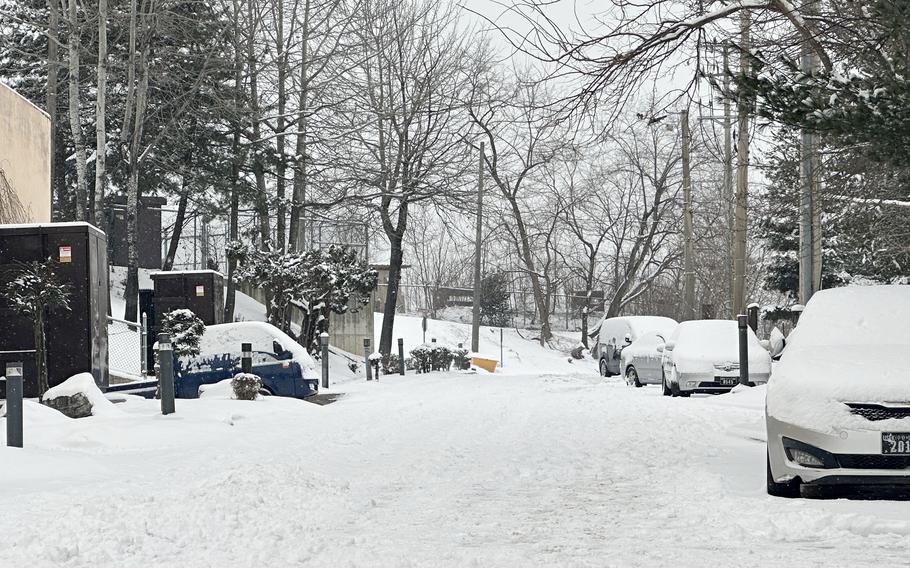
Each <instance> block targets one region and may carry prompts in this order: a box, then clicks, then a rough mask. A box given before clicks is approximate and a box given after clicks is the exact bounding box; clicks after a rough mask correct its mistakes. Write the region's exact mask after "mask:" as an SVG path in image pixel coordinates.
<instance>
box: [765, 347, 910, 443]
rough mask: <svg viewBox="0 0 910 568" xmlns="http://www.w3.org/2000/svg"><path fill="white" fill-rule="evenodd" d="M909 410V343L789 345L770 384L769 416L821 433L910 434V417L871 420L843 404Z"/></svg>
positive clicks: (768, 397) (768, 398)
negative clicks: (886, 405) (902, 406)
mask: <svg viewBox="0 0 910 568" xmlns="http://www.w3.org/2000/svg"><path fill="white" fill-rule="evenodd" d="M846 402H852V403H869V404H881V403H891V404H894V403H898V404H900V403H906V405H907V406H910V349H907V346H906V345H863V346H856V347H850V346H843V345H837V346H817V345H808V346H805V347H797V346H792V347H788V349H787V351H785V352H784V356H783V357H782V358H781V361H780V363H778V365H777V366H776V367H775V368H774V374H773V375H772V376H771V380H770V382H769V383H768V396H767V412H768V415H769V416H771V417H773V418H776V419H778V420H782V421H785V422H788V423H791V424H795V425H797V426H801V427H804V428H810V429H813V430H816V431H819V432H826V433H830V432H832V431H835V430H838V429H842V428H848V429H874V430H890V429H894V430H898V431H910V418H903V419H889V420H882V421H876V422H869V421H867V420H866V419H864V418H862V417H860V416H856V415H854V414H851V413H850V409H849V408H848V407H847V406H846V405H845V404H844V403H846Z"/></svg>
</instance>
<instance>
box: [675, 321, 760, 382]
mask: <svg viewBox="0 0 910 568" xmlns="http://www.w3.org/2000/svg"><path fill="white" fill-rule="evenodd" d="M747 334H748V335H747V337H748V346H749V382H751V383H753V384H764V383H766V382H768V377H769V376H770V375H771V354H770V353H768V350H767V349H765V348H764V346H763V345H762V344H761V343H760V342H759V341H758V338H757V337H756V336H755V333H754V332H753V331H752V329H751V328H750V329H748V330H747ZM659 349H661V348H659ZM661 351H662V353H663V357H662V359H661V365H662V367H663V375H662V377H661V379H662V385H663V393H664V395H665V396H670V395H672V396H689V395H690V394H692V393H696V392H698V393H709V394H719V393H724V392H728V391H730V389H732V388H733V387H734V386H736V385H737V384H738V383H739V328H738V327H737V323H736V322H735V321H733V320H692V321H685V322H682V323H681V324H679V326H678V327H677V328H676V331H674V332H673V335H671V336H670V338H669V339H668V340H667V342H666V343H665V344H664V346H663V348H662V349H661Z"/></svg>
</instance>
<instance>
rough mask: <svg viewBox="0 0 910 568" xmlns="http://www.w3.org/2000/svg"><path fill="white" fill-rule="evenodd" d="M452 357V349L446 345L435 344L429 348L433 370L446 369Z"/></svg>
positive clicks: (450, 363)
mask: <svg viewBox="0 0 910 568" xmlns="http://www.w3.org/2000/svg"><path fill="white" fill-rule="evenodd" d="M454 358H455V355H454V354H453V353H452V350H451V349H450V348H449V347H448V346H446V345H438V344H437V345H434V346H433V348H432V349H431V350H430V361H431V362H432V365H433V370H434V371H448V370H449V367H451V366H452V359H454Z"/></svg>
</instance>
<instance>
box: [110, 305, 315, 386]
mask: <svg viewBox="0 0 910 568" xmlns="http://www.w3.org/2000/svg"><path fill="white" fill-rule="evenodd" d="M244 343H250V344H251V345H252V348H253V374H254V375H257V376H258V377H259V378H260V379H261V380H262V394H264V395H274V396H287V397H292V398H306V397H308V396H311V395H314V394H317V392H318V389H319V379H318V377H317V375H316V364H315V362H314V361H313V359H312V357H310V355H309V353H307V352H306V349H304V348H303V347H301V346H300V344H298V343H297V342H296V341H294V340H293V339H292V338H291V337H289V336H288V335H287V334H285V333H284V332H282V331H281V330H279V329H278V328H276V327H274V326H272V325H270V324H267V323H264V322H235V323H224V324H218V325H210V326H207V327H206V328H205V333H204V334H203V335H202V340H201V341H200V345H199V347H200V354H199V355H198V356H196V357H183V358H180V359H179V360H178V361H175V369H174V371H175V373H174V374H175V377H174V391H175V395H176V396H177V398H198V397H199V387H200V386H202V385H211V384H215V383H218V382H221V381H224V380H226V379H230V378H232V377H233V376H234V375H236V374H237V373H239V372H240V359H241V356H242V354H241V346H242V345H243V344H244ZM157 386H158V385H157V382H156V381H145V382H142V383H131V384H125V385H117V386H115V387H111V388H110V389H109V391H112V392H123V393H124V394H136V395H140V396H146V397H153V396H155V391H156V389H157Z"/></svg>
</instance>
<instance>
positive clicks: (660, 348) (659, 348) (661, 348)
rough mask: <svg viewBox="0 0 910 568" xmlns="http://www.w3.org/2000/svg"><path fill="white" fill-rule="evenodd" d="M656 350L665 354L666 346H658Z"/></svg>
mask: <svg viewBox="0 0 910 568" xmlns="http://www.w3.org/2000/svg"><path fill="white" fill-rule="evenodd" d="M654 349H656V350H657V352H658V353H663V352H664V346H663V344H660V345H658V346H657V347H655V348H654Z"/></svg>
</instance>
